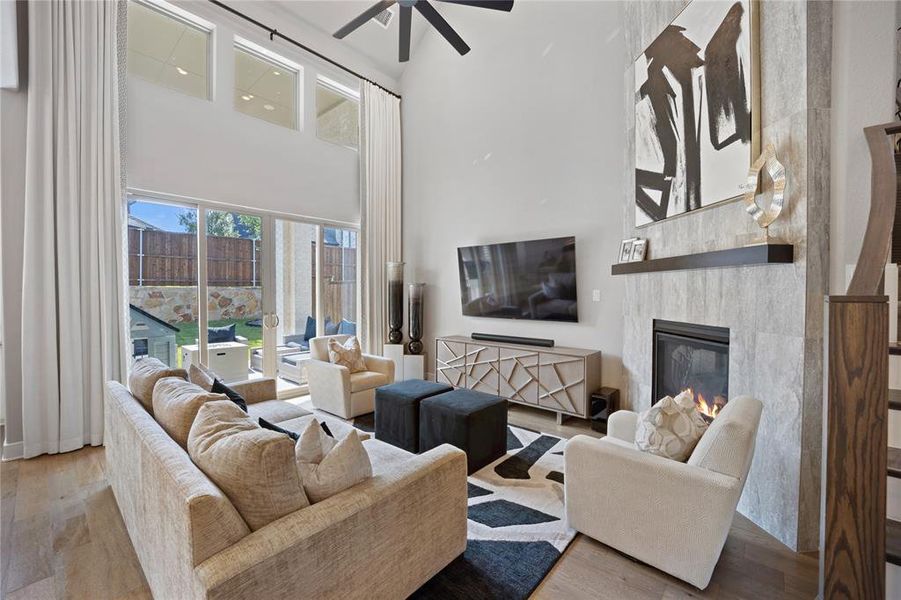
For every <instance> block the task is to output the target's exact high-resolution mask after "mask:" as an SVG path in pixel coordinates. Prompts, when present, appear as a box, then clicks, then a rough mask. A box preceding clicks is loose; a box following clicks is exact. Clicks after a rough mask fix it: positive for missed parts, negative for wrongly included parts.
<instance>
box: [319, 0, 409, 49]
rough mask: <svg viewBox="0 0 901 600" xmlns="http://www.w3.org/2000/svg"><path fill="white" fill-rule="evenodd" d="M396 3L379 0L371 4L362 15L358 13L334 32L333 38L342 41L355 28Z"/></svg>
mask: <svg viewBox="0 0 901 600" xmlns="http://www.w3.org/2000/svg"><path fill="white" fill-rule="evenodd" d="M395 2H397V0H379V2H377V3H375V4H373V5H372V6H370V7H369V8H367V9H366V10H364V11H363V12H362V13H360V14H359V15H358V16H357V17H355V18H354V19H353V20H352V21H351V22H350V23H348V24H347V25H345V26H344V27H342V28H341V29H339V30H338V31H336V32H335V34H334V35H335V37H336V38H338V39H339V40H340V39H343V38H344V37H345V36H346V35H347V34H349V33H350V32H352V31H353V30H355V29H356V28H357V27H360V26H361V25H364V24H365V23H366V22H367V21H369V20H370V19H371V18H372V17H374V16H376V15H377V14H379V13H380V12H382V11H383V10H385V9H386V8H389V7H390V6H391V5H392V4H394V3H395Z"/></svg>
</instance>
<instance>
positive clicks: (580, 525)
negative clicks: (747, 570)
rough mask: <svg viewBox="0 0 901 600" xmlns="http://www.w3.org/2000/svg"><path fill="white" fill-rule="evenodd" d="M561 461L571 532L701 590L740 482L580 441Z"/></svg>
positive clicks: (720, 545) (572, 442) (723, 538)
mask: <svg viewBox="0 0 901 600" xmlns="http://www.w3.org/2000/svg"><path fill="white" fill-rule="evenodd" d="M564 462H565V472H566V480H565V483H564V486H565V494H566V516H567V519H568V520H569V525H570V527H572V528H573V529H576V530H577V531H581V532H582V533H584V534H586V535H588V536H590V537H592V538H594V539H596V540H598V541H600V542H602V543H604V544H606V545H608V546H611V547H613V548H615V549H617V550H619V551H620V552H623V553H625V554H628V555H630V556H633V557H635V558H637V559H639V560H641V561H643V562H645V563H648V564H650V565H651V566H654V567H656V568H658V569H661V570H663V571H666V572H667V573H670V574H672V575H675V576H676V577H679V578H681V579H684V580H685V581H689V582H690V583H692V584H694V585H696V586H697V587H699V588H702V589H703V588H704V587H705V586H706V585H707V583H708V582H709V580H710V575H711V574H712V573H713V568H714V566H716V562H717V560H718V559H719V555H720V552H721V551H722V549H723V544H724V543H725V542H726V536H727V535H728V533H729V528H730V526H731V524H732V517H733V515H734V513H735V507H736V505H737V504H738V499H739V497H740V496H741V491H742V482H741V480H739V479H736V478H735V477H730V476H728V475H723V474H721V473H716V472H714V471H708V470H706V469H702V468H700V467H694V466H691V465H687V464H684V463H680V462H678V461H675V460H670V459H667V458H663V457H660V456H655V455H653V454H648V453H646V452H641V451H640V450H636V449H634V448H629V447H626V446H623V445H620V444H617V443H615V442H612V441H605V440H603V439H602V440H597V439H594V438H590V437H588V436H583V435H579V436H575V437H573V438H572V439H571V440H569V441H568V442H567V444H566V450H565V453H564Z"/></svg>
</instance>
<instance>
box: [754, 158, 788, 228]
mask: <svg viewBox="0 0 901 600" xmlns="http://www.w3.org/2000/svg"><path fill="white" fill-rule="evenodd" d="M761 172H766V174H767V175H768V176H769V178H770V181H772V190H771V191H770V192H769V193H764V194H758V193H757V190H758V189H759V188H760V187H761V186H760V183H761V182H760V174H761ZM744 198H745V210H746V211H747V212H748V214H749V215H751V218H753V219H754V221H756V222H757V224H758V225H760V226H761V227H762V228H763V240H762V242H763V243H769V242H770V225H771V224H772V223H773V221H775V220H776V219H778V218H779V215H780V214H781V213H782V209H783V207H784V206H785V167H784V166H782V163H781V162H779V159H778V158H776V148H775V147H774V146H773V145H772V144H767V145H766V148H764V149H763V154H761V155H760V156H759V157H758V158H757V160H755V161H754V163H753V164H752V165H751V168H750V169H748V181H747V183H746V184H745V185H744ZM761 202H763V205H761Z"/></svg>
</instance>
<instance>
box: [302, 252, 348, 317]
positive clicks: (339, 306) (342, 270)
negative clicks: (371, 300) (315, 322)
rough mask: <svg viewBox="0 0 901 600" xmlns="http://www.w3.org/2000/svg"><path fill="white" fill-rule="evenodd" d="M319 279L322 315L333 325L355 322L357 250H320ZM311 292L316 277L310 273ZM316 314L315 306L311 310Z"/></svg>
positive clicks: (314, 286) (314, 287)
mask: <svg viewBox="0 0 901 600" xmlns="http://www.w3.org/2000/svg"><path fill="white" fill-rule="evenodd" d="M315 247H316V244H315V243H314V244H313V248H314V250H315ZM322 276H323V279H324V282H325V285H323V286H322V290H321V292H320V293H321V296H322V304H323V314H324V315H325V316H326V317H327V318H329V319H331V320H332V321H334V322H335V323H337V322H339V321H341V319H347V320H348V321H353V322H356V321H357V318H356V316H355V315H356V313H357V250H356V248H342V247H340V246H328V245H326V246H325V247H324V248H323V250H322ZM313 289H314V290H315V289H316V274H315V272H314V273H313ZM314 313H315V306H314Z"/></svg>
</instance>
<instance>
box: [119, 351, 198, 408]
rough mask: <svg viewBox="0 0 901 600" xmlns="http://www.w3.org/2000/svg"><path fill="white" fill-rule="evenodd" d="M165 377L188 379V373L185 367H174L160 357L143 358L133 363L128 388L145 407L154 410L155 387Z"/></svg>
mask: <svg viewBox="0 0 901 600" xmlns="http://www.w3.org/2000/svg"><path fill="white" fill-rule="evenodd" d="M163 377H181V378H182V379H187V378H188V373H187V371H185V370H184V369H173V368H171V367H169V366H168V365H166V364H165V363H164V362H163V361H161V360H159V359H158V358H150V357H147V358H141V359H138V360H136V361H135V362H134V363H133V364H132V365H131V371H130V372H129V374H128V389H129V390H131V395H132V396H134V397H135V398H137V399H138V402H140V403H141V404H143V405H144V408H146V409H147V410H149V411H151V412H153V388H154V386H155V385H156V382H157V381H159V380H160V379H162V378H163Z"/></svg>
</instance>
